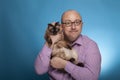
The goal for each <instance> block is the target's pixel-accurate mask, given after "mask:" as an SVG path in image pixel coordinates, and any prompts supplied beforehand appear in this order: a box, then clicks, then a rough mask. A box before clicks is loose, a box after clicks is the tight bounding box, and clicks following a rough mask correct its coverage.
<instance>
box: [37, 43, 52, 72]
mask: <svg viewBox="0 0 120 80" xmlns="http://www.w3.org/2000/svg"><path fill="white" fill-rule="evenodd" d="M51 51H52V50H51V49H50V48H49V47H48V46H47V45H46V44H45V45H44V46H43V48H42V50H41V52H40V53H39V54H38V56H37V58H36V61H35V71H36V73H37V74H44V73H46V72H47V71H48V68H49V62H50V55H51Z"/></svg>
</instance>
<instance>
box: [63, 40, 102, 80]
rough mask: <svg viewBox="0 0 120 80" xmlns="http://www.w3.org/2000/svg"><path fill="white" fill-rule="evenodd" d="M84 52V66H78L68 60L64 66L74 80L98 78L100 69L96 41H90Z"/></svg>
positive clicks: (93, 79) (99, 57)
mask: <svg viewBox="0 0 120 80" xmlns="http://www.w3.org/2000/svg"><path fill="white" fill-rule="evenodd" d="M83 54H84V53H83ZM85 54H86V57H85V63H84V67H79V66H76V65H75V64H73V63H71V62H68V63H67V64H66V66H65V70H66V71H67V72H68V73H69V74H70V75H71V76H72V77H73V78H74V79H75V80H98V77H99V74H100V69H101V55H100V52H99V49H98V46H97V45H96V43H94V42H90V43H89V44H88V47H87V49H86V53H85Z"/></svg>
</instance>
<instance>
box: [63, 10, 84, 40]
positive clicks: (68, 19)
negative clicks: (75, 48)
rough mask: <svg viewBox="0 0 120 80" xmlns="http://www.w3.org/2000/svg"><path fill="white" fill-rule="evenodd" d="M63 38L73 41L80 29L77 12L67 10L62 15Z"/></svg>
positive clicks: (80, 21) (79, 18)
mask: <svg viewBox="0 0 120 80" xmlns="http://www.w3.org/2000/svg"><path fill="white" fill-rule="evenodd" d="M62 27H63V31H64V35H65V39H67V40H68V41H70V42H73V41H75V40H76V39H77V38H78V37H79V35H80V33H81V31H82V19H81V17H80V15H79V14H78V13H77V12H67V13H65V14H64V15H63V17H62Z"/></svg>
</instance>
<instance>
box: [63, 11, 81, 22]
mask: <svg viewBox="0 0 120 80" xmlns="http://www.w3.org/2000/svg"><path fill="white" fill-rule="evenodd" d="M76 19H80V20H81V16H80V15H79V13H77V12H75V11H68V12H65V13H64V14H63V16H62V21H66V20H71V21H75V20H76Z"/></svg>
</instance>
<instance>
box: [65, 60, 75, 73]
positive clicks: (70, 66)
mask: <svg viewBox="0 0 120 80" xmlns="http://www.w3.org/2000/svg"><path fill="white" fill-rule="evenodd" d="M74 69H75V65H74V64H73V63H71V62H69V61H68V62H67V64H66V66H65V71H67V72H68V73H70V74H72V72H73V70H74Z"/></svg>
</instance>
